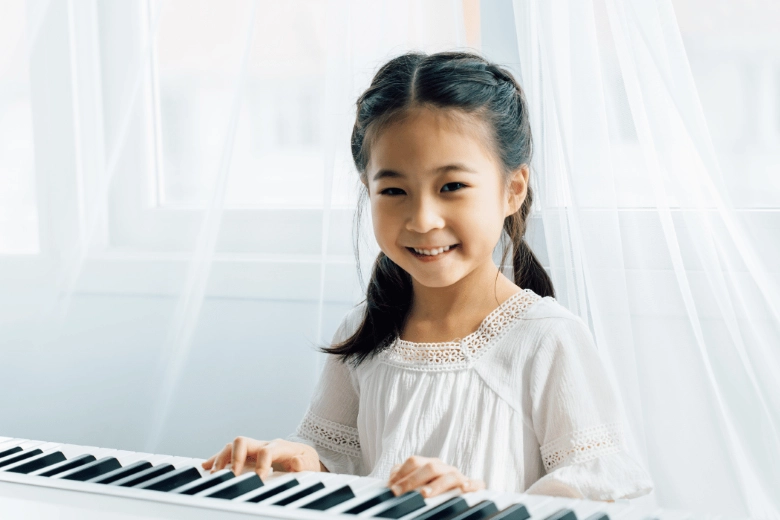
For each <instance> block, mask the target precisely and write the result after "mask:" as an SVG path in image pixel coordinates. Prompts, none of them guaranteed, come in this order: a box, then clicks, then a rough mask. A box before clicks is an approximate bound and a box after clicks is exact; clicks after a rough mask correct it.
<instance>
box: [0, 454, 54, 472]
mask: <svg viewBox="0 0 780 520" xmlns="http://www.w3.org/2000/svg"><path fill="white" fill-rule="evenodd" d="M63 460H65V455H63V454H62V452H61V451H55V452H54V453H49V454H48V455H44V456H42V457H37V458H35V459H33V460H31V461H30V462H25V463H24V464H21V465H19V466H16V467H15V468H10V469H7V470H6V471H8V472H9V473H22V474H25V475H26V474H27V473H32V472H33V471H38V470H39V469H42V468H45V467H47V466H51V465H53V464H57V463H60V462H62V461H63Z"/></svg>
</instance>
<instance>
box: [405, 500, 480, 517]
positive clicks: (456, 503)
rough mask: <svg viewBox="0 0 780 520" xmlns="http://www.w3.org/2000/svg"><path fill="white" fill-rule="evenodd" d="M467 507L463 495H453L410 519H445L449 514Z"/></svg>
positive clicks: (455, 513) (456, 512) (451, 514)
mask: <svg viewBox="0 0 780 520" xmlns="http://www.w3.org/2000/svg"><path fill="white" fill-rule="evenodd" d="M468 508H469V504H468V502H466V501H465V500H464V499H463V497H453V498H451V499H449V500H447V501H446V502H442V503H441V504H439V505H438V506H436V507H432V508H430V509H429V510H427V511H426V512H424V513H422V514H420V515H417V516H415V517H414V518H413V519H412V520H447V519H448V518H450V517H451V516H455V515H457V514H458V513H462V512H463V511H465V510H466V509H468Z"/></svg>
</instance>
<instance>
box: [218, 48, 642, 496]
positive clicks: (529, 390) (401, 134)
mask: <svg viewBox="0 0 780 520" xmlns="http://www.w3.org/2000/svg"><path fill="white" fill-rule="evenodd" d="M531 144H532V141H531V129H530V125H529V120H528V108H527V105H526V101H525V98H524V95H523V91H522V90H521V88H520V86H519V85H518V84H517V82H516V81H515V80H514V78H513V77H512V76H511V74H510V73H509V72H507V71H506V70H504V69H502V68H500V67H498V66H496V65H494V64H492V63H490V62H488V61H486V60H484V59H483V58H481V57H479V56H476V55H472V54H464V53H439V54H433V55H425V54H418V53H410V54H406V55H403V56H399V57H398V58H395V59H393V60H391V61H390V62H389V63H387V64H386V65H384V66H383V67H382V68H381V69H380V70H379V72H378V73H377V74H376V76H375V77H374V79H373V81H372V83H371V86H370V87H369V88H368V90H366V92H365V93H363V95H362V96H361V97H360V99H358V101H357V118H356V121H355V126H354V129H353V132H352V156H353V158H354V161H355V166H356V167H357V171H358V172H359V175H360V180H361V181H362V184H363V186H364V187H365V192H364V195H367V197H368V199H369V201H370V203H371V214H372V216H373V223H374V234H375V236H376V240H377V242H378V244H379V247H380V248H381V253H380V254H379V256H378V258H377V259H376V263H375V266H374V269H373V273H372V277H371V282H370V284H369V286H368V291H367V295H366V299H365V300H364V301H363V302H362V303H361V304H360V305H358V306H357V307H355V308H354V309H353V310H352V311H351V312H349V313H348V315H347V316H346V317H345V318H344V320H343V321H342V323H341V325H340V326H339V328H338V330H337V331H336V334H335V336H334V338H333V344H332V346H331V347H330V348H328V349H324V351H325V352H327V353H328V354H331V355H330V356H329V358H328V360H327V362H326V365H325V368H324V370H323V373H322V376H321V379H320V381H319V384H318V386H317V389H316V391H315V395H314V398H313V400H312V403H311V405H310V407H309V409H308V411H307V412H306V415H305V417H304V418H303V421H302V422H301V424H300V426H299V428H298V430H297V432H296V434H295V435H294V436H293V437H291V439H290V440H281V439H277V440H274V441H270V442H266V441H257V440H254V439H249V438H246V437H238V438H237V439H235V441H233V442H232V443H229V444H227V445H226V446H225V448H224V449H223V450H222V451H221V452H220V453H218V454H216V455H214V456H213V457H211V458H210V459H209V460H208V461H206V462H205V463H204V464H203V467H204V468H205V469H211V470H212V471H216V470H219V469H223V468H224V467H225V466H227V465H228V464H229V463H231V464H232V468H233V471H234V472H235V473H236V474H240V473H241V471H242V470H243V469H244V468H245V467H246V466H247V464H249V465H254V469H255V471H256V472H257V473H258V474H259V475H260V477H261V478H264V477H266V476H267V475H268V473H269V471H270V469H271V468H272V467H273V468H274V469H279V470H284V471H301V470H312V471H331V472H335V473H348V474H353V475H369V476H372V477H379V478H383V479H388V485H389V486H390V487H391V489H392V490H393V492H394V493H395V494H397V495H398V494H402V493H404V492H406V491H409V490H412V489H418V490H420V491H421V493H422V494H423V496H426V497H431V496H434V495H437V494H440V493H443V492H445V491H448V490H452V489H455V488H460V489H462V490H463V491H475V490H477V489H481V488H484V487H485V486H487V487H488V488H489V489H493V490H511V491H517V492H528V493H539V494H548V495H559V496H570V497H577V498H583V497H584V498H589V499H593V500H614V499H617V498H633V497H637V496H640V495H643V494H646V493H648V492H650V490H651V489H652V482H651V481H650V478H649V477H648V475H647V473H646V472H645V470H644V469H643V468H642V467H641V466H640V465H639V464H638V463H637V462H636V461H635V460H634V459H633V458H631V457H630V456H629V455H628V454H627V453H626V452H625V449H624V437H623V432H622V424H621V423H620V420H619V412H618V407H617V401H616V396H615V390H614V389H613V388H612V387H611V386H610V384H609V383H608V379H607V377H606V373H605V371H604V368H603V366H602V364H601V362H600V360H599V357H598V354H597V352H596V349H595V346H594V343H593V340H592V337H591V334H590V331H589V330H588V328H587V326H586V325H585V323H584V322H583V321H582V320H581V319H580V318H579V317H577V316H575V315H574V314H572V313H571V312H570V311H568V310H567V309H566V308H564V307H563V306H561V305H560V304H559V303H558V302H557V301H556V300H555V299H554V298H553V297H554V292H553V286H552V282H551V280H550V279H549V278H548V276H547V274H546V273H545V271H544V269H543V268H542V266H541V264H540V263H539V261H538V260H537V259H536V257H535V256H534V254H533V253H532V252H531V250H530V249H529V247H528V244H527V243H526V242H525V241H524V239H523V235H524V233H525V225H526V222H527V218H528V213H529V211H530V208H531V201H532V193H531V189H530V187H529V185H528V177H529V167H528V164H529V162H530V160H531ZM502 232H506V233H507V234H508V236H509V237H510V238H511V241H512V245H513V251H514V257H513V265H514V281H512V280H510V279H508V278H507V277H506V276H504V275H503V274H502V273H501V271H500V270H499V269H498V267H496V265H495V263H494V262H493V259H492V253H493V250H494V248H495V247H496V245H497V244H498V241H499V238H500V236H501V233H502ZM504 256H505V257H506V252H505V253H504ZM502 264H503V259H502Z"/></svg>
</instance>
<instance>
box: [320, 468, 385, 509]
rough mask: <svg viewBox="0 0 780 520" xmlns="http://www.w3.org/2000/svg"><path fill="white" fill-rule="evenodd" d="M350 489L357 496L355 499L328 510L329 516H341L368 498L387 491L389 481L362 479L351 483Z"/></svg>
mask: <svg viewBox="0 0 780 520" xmlns="http://www.w3.org/2000/svg"><path fill="white" fill-rule="evenodd" d="M349 487H350V488H351V489H352V492H353V493H354V494H355V498H351V499H349V500H347V501H346V502H342V503H341V504H338V505H336V506H333V507H332V508H330V509H328V514H329V515H339V514H341V513H343V512H344V511H346V510H348V509H351V508H352V507H354V506H356V505H357V504H360V503H362V502H364V501H365V500H366V499H367V498H370V497H372V496H374V495H375V494H376V493H378V492H380V491H381V490H385V489H387V481H386V480H380V479H376V478H370V477H360V478H358V479H357V480H354V481H352V482H350V483H349Z"/></svg>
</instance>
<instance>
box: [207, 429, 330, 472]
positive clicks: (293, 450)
mask: <svg viewBox="0 0 780 520" xmlns="http://www.w3.org/2000/svg"><path fill="white" fill-rule="evenodd" d="M228 464H231V465H232V469H233V473H235V474H236V476H238V475H240V474H241V470H243V469H244V465H245V464H247V465H249V466H254V470H255V473H257V475H258V476H259V477H260V478H261V479H263V480H264V479H265V478H266V477H267V476H268V473H269V472H270V470H271V468H273V469H274V470H277V471H320V467H321V466H320V458H319V456H318V455H317V451H316V450H315V449H314V448H312V447H311V446H309V445H307V444H301V443H298V442H290V441H286V440H283V439H275V440H273V441H258V440H255V439H250V438H249V437H236V440H234V441H233V442H232V443H228V444H226V445H225V447H224V448H223V449H222V451H220V452H219V453H217V454H216V455H214V456H213V457H211V458H210V459H209V460H207V461H205V462H204V463H203V464H202V466H203V469H210V470H211V472H212V473H214V472H215V471H218V470H221V469H223V468H224V467H225V466H227V465H228ZM323 468H324V467H323Z"/></svg>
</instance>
